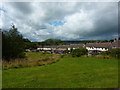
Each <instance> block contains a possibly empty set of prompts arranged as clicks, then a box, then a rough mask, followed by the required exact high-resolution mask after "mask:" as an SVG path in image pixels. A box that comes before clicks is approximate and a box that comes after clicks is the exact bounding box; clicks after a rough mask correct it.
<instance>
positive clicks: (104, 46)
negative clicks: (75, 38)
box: [37, 40, 120, 55]
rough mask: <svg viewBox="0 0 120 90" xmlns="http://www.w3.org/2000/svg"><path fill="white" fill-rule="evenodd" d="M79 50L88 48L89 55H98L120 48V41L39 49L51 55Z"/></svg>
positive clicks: (38, 49)
mask: <svg viewBox="0 0 120 90" xmlns="http://www.w3.org/2000/svg"><path fill="white" fill-rule="evenodd" d="M77 48H86V49H87V50H88V55H97V54H99V53H100V52H102V51H108V50H110V49H113V48H120V40H115V41H114V42H106V43H86V44H70V45H57V46H44V47H42V46H41V47H38V48H37V51H39V52H49V53H64V51H65V50H69V51H70V50H71V49H77Z"/></svg>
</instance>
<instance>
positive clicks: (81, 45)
mask: <svg viewBox="0 0 120 90" xmlns="http://www.w3.org/2000/svg"><path fill="white" fill-rule="evenodd" d="M41 47H42V46H41ZM80 47H83V44H70V45H54V46H44V48H80Z"/></svg>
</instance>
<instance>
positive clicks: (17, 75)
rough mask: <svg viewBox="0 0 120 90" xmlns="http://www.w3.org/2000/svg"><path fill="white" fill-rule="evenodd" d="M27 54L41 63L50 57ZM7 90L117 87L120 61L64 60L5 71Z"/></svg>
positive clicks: (70, 58) (82, 58)
mask: <svg viewBox="0 0 120 90" xmlns="http://www.w3.org/2000/svg"><path fill="white" fill-rule="evenodd" d="M30 54H31V53H29V54H27V55H28V56H29V59H30V58H31V59H32V58H33V61H34V60H37V59H38V58H40V57H44V56H49V55H47V54H46V55H43V56H40V55H39V54H36V56H35V55H33V56H32V55H30ZM2 73H3V81H2V82H3V83H2V85H3V88H117V87H118V60H116V59H101V58H96V57H70V56H69V57H68V56H65V57H62V58H60V60H59V61H57V62H56V63H51V64H47V65H42V66H33V67H24V68H17V69H16V68H10V69H7V70H3V72H2Z"/></svg>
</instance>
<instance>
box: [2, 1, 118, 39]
mask: <svg viewBox="0 0 120 90" xmlns="http://www.w3.org/2000/svg"><path fill="white" fill-rule="evenodd" d="M0 11H1V16H2V21H0V27H2V28H3V29H5V28H10V27H11V23H14V24H15V26H16V27H17V28H18V31H19V32H20V33H21V34H23V36H24V37H26V38H28V39H30V40H31V41H43V40H46V39H49V38H55V39H62V40H104V39H108V40H109V39H113V38H116V37H117V35H118V32H117V31H118V3H117V2H49V3H48V2H34V3H32V2H6V3H3V4H2V7H1V8H0Z"/></svg>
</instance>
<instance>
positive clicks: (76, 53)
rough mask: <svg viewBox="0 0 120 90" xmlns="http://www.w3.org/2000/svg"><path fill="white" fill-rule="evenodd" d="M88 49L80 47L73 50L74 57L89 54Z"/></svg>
mask: <svg viewBox="0 0 120 90" xmlns="http://www.w3.org/2000/svg"><path fill="white" fill-rule="evenodd" d="M87 52H88V51H87V49H85V48H79V49H74V50H72V51H71V54H72V56H73V57H80V56H82V55H86V54H87Z"/></svg>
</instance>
